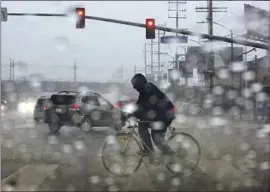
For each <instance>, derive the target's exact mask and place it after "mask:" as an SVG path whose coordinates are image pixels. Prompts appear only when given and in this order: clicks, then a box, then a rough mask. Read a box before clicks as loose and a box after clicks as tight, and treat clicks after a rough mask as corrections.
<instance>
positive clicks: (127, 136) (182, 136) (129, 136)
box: [102, 121, 201, 177]
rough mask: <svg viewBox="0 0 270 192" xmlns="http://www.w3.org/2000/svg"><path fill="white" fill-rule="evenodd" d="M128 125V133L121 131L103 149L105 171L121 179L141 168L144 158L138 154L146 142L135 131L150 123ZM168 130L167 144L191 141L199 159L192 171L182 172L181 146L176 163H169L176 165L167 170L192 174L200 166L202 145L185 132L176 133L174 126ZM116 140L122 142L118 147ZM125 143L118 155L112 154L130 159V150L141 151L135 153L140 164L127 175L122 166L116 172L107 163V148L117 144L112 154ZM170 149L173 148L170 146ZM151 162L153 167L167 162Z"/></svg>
mask: <svg viewBox="0 0 270 192" xmlns="http://www.w3.org/2000/svg"><path fill="white" fill-rule="evenodd" d="M127 123H128V124H129V125H128V126H127V128H128V131H119V132H118V133H116V134H115V135H114V136H112V137H111V139H112V140H110V139H108V140H107V141H105V143H104V145H103V147H102V163H103V166H104V167H105V169H106V170H107V171H108V172H109V173H111V174H113V175H115V176H120V177H128V176H130V175H131V174H133V173H135V172H136V171H137V170H138V169H139V168H140V166H141V164H142V161H143V158H144V156H141V155H140V154H137V153H136V152H137V151H142V149H143V145H142V144H144V142H143V141H142V140H141V138H140V136H139V135H138V133H137V132H136V131H135V128H137V127H138V124H139V123H149V121H137V123H136V124H134V125H130V122H127ZM150 123H151V122H150ZM168 128H169V130H170V136H169V138H168V139H167V143H168V144H169V145H170V142H172V141H173V140H174V139H176V140H178V141H179V143H181V141H185V140H186V139H188V140H191V141H192V143H193V144H195V146H196V149H197V159H196V160H195V162H194V163H193V167H192V168H191V169H190V171H187V169H185V170H184V171H182V169H181V165H180V164H177V163H176V158H177V157H178V153H179V152H180V153H181V152H183V148H180V147H179V146H177V149H176V151H175V152H176V155H175V156H173V157H172V158H173V159H174V161H175V162H169V163H172V164H171V165H173V164H174V166H168V165H169V163H167V164H166V168H167V170H168V171H169V172H171V173H172V174H174V175H178V174H183V173H184V174H191V173H192V172H193V171H194V170H195V169H196V167H197V165H198V164H199V161H200V158H201V148H200V145H199V143H198V142H197V141H196V139H195V138H194V137H193V136H191V135H190V134H187V133H184V132H176V130H175V128H174V127H172V126H169V127H168ZM113 139H114V141H113ZM116 140H118V141H120V145H117V142H116ZM124 141H127V145H126V146H125V147H124V149H123V150H120V152H118V151H117V152H116V153H114V154H112V156H114V157H117V155H120V156H121V157H124V158H126V157H127V158H128V157H130V156H131V155H130V154H128V150H130V149H131V148H132V147H134V146H135V147H138V149H139V150H137V151H135V155H136V156H137V157H138V158H139V159H138V162H137V163H135V168H134V169H129V170H128V171H127V172H126V173H122V171H121V168H119V167H120V166H119V165H118V164H115V166H116V167H114V170H113V168H112V167H110V165H109V162H107V160H106V155H107V152H106V148H107V147H110V146H112V147H113V144H116V146H114V147H113V149H109V152H112V151H113V150H114V149H115V148H117V146H118V148H120V147H121V145H122V144H121V143H123V142H124ZM132 141H134V142H135V145H131V142H132ZM184 144H185V143H184ZM186 144H187V143H186ZM119 146H120V147H119ZM170 147H171V148H172V146H170ZM149 150H150V149H149ZM184 150H185V149H184ZM152 152H153V151H152ZM185 152H187V150H185ZM154 154H155V152H154ZM163 157H164V156H163ZM182 158H183V157H180V159H182ZM149 160H150V163H151V164H153V165H160V164H161V163H162V161H165V159H161V160H159V161H158V162H155V163H154V162H151V159H150V158H149ZM117 163H119V162H117ZM163 163H164V162H163ZM117 166H118V167H117ZM116 169H117V170H116ZM122 170H123V169H122ZM124 171H126V168H124Z"/></svg>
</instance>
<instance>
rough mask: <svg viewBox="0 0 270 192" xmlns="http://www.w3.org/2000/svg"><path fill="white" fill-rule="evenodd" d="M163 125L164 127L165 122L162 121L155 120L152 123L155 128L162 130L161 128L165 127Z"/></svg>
mask: <svg viewBox="0 0 270 192" xmlns="http://www.w3.org/2000/svg"><path fill="white" fill-rule="evenodd" d="M163 127H164V124H163V123H162V122H154V123H152V125H151V128H152V129H153V130H161V129H163Z"/></svg>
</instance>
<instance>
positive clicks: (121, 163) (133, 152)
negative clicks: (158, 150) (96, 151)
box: [102, 133, 143, 177]
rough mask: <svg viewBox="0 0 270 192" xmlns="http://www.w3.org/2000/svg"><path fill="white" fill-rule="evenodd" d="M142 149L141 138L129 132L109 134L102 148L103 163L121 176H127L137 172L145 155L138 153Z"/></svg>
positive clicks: (108, 169) (116, 174)
mask: <svg viewBox="0 0 270 192" xmlns="http://www.w3.org/2000/svg"><path fill="white" fill-rule="evenodd" d="M141 150H142V146H141V144H140V142H139V140H138V139H137V138H136V137H134V136H133V135H131V134H128V133H117V134H116V135H114V136H109V137H108V138H107V140H106V141H105V143H104V145H103V148H102V163H103V165H104V167H105V169H106V170H107V171H108V172H109V173H111V174H113V175H115V176H120V177H127V176H130V175H131V174H133V173H134V172H136V171H137V170H138V169H139V168H140V166H141V164H142V160H143V157H142V156H141V155H139V154H137V152H138V151H141Z"/></svg>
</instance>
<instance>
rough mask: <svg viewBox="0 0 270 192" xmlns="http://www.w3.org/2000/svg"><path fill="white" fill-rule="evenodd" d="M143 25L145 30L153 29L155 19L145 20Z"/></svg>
mask: <svg viewBox="0 0 270 192" xmlns="http://www.w3.org/2000/svg"><path fill="white" fill-rule="evenodd" d="M145 25H146V27H147V28H152V27H153V28H155V19H152V18H151V19H146V21H145Z"/></svg>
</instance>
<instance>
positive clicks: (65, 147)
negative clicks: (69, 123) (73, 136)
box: [63, 144, 72, 153]
mask: <svg viewBox="0 0 270 192" xmlns="http://www.w3.org/2000/svg"><path fill="white" fill-rule="evenodd" d="M63 152H64V153H71V152H72V147H71V145H70V144H64V145H63Z"/></svg>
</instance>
